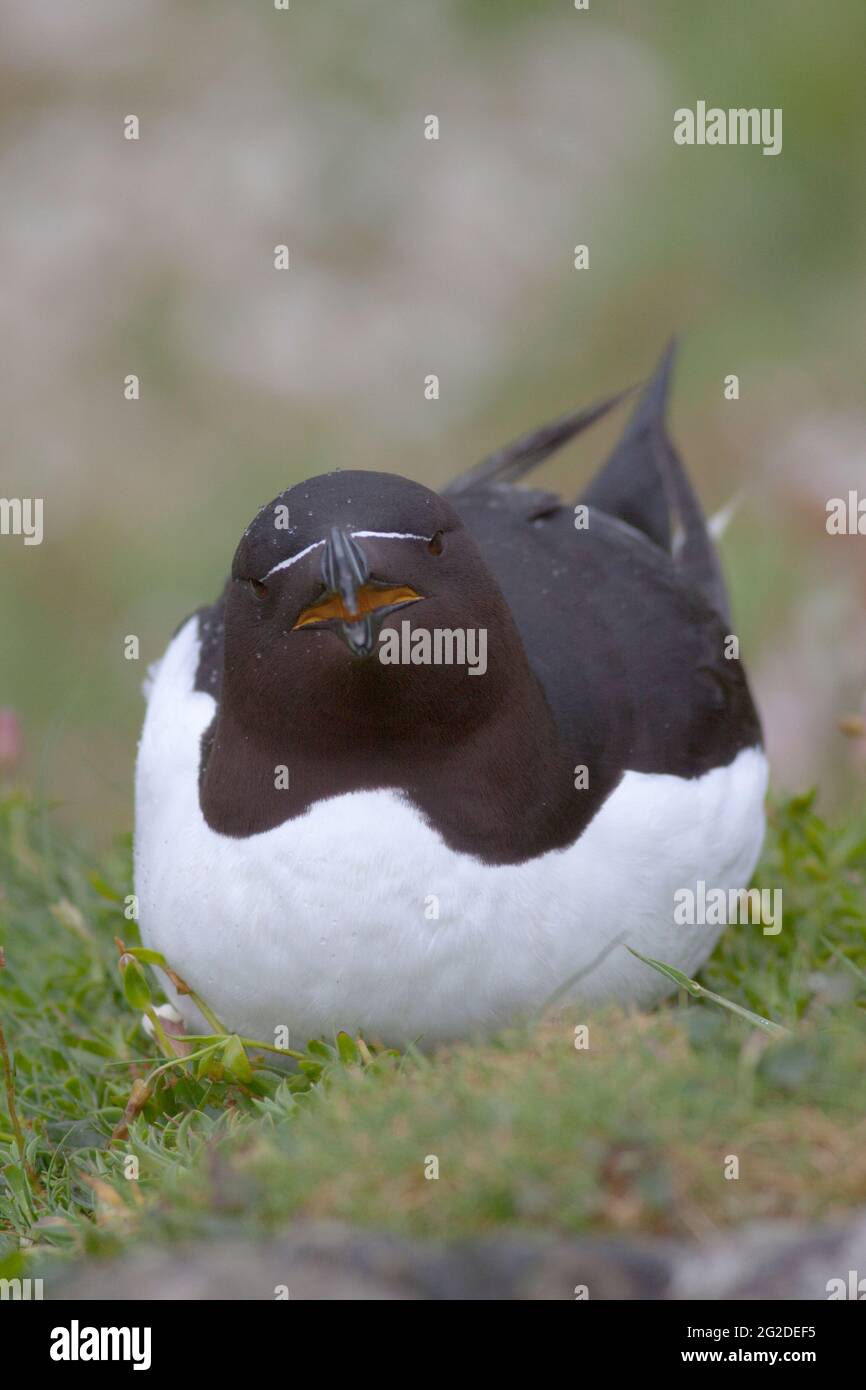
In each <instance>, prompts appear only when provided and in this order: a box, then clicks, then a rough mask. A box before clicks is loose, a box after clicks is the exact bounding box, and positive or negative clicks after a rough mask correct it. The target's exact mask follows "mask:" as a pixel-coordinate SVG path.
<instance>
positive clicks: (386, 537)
mask: <svg viewBox="0 0 866 1390" xmlns="http://www.w3.org/2000/svg"><path fill="white" fill-rule="evenodd" d="M350 534H351V535H353V536H356V537H357V538H358V539H359V540H365V539H370V540H374V539H375V540H380V541H428V540H429V539H430V537H429V536H416V535H413V534H412V532H411V531H352V532H350ZM324 544H325V542H324V541H323V540H321V541H313V544H312V545H308V546H306V547H305V548H304V549H303V550H299V551H298V553H297V555H290V556H289V558H288V560H281V561H280V563H279V564H278V565H274V567H273V569H269V570H268V572H267V574H266V575H265V579H270V577H271V575H272V574H276V573H277V570H287V569H288V568H289V566H290V565H295V564H297V562H298V560H303V558H304V556H305V555H309V553H310V551H311V550H318V549H319V546H320V545H324ZM262 582H264V581H262Z"/></svg>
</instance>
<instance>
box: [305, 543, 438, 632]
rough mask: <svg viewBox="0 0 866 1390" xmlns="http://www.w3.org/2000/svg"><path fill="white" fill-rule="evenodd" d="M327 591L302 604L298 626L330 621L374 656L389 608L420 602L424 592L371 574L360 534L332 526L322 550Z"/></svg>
mask: <svg viewBox="0 0 866 1390" xmlns="http://www.w3.org/2000/svg"><path fill="white" fill-rule="evenodd" d="M322 582H323V583H324V585H325V590H326V592H325V594H324V595H323V597H322V598H321V599H319V600H318V601H317V602H316V603H312V604H310V606H309V608H305V609H303V611H302V612H301V614H300V615H299V617H298V620H297V622H296V623H295V626H294V628H293V629H292V630H293V631H297V629H298V628H301V627H313V626H316V627H330V628H332V629H333V630H335V631H336V632H338V633H339V635H340V636H341V637H342V639H343V641H344V642H345V643H346V646H347V647H348V648H349V651H350V652H351V653H352V655H353V656H369V655H370V653H371V652H372V650H373V648H374V646H375V645H376V638H377V636H378V633H379V628H380V627H381V625H382V621H383V619H385V618H386V617H387V616H388V614H389V613H394V612H396V610H397V609H398V608H403V607H404V606H405V605H406V604H408V603H416V602H417V601H418V600H419V599H421V598H423V594H419V593H416V592H415V590H414V589H410V588H409V586H408V585H406V584H387V583H383V582H382V581H381V580H377V579H371V578H370V567H369V565H368V564H367V557H366V556H365V554H364V552H363V550H362V549H361V547H360V545H359V544H358V542H357V541H356V540H355V537H354V536H352V535H350V533H349V532H348V531H344V530H343V529H342V528H341V527H339V526H332V527H331V534H330V536H329V537H328V540H327V542H326V544H325V551H324V554H323V556H322Z"/></svg>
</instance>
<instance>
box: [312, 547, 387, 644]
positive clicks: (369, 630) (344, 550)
mask: <svg viewBox="0 0 866 1390" xmlns="http://www.w3.org/2000/svg"><path fill="white" fill-rule="evenodd" d="M369 578H370V567H369V565H368V564H367V557H366V556H365V554H364V552H363V550H362V549H361V547H360V546H359V544H358V542H357V541H356V540H355V538H354V536H351V535H350V534H349V532H348V531H344V530H343V529H342V528H341V527H340V526H332V527H331V534H330V536H329V537H328V540H327V542H326V544H325V553H324V555H323V556H322V581H323V583H324V585H325V588H326V589H327V590H328V591H329V593H332V594H339V595H340V598H341V600H342V603H343V607H344V608H345V609H346V611H347V613H357V612H358V609H359V607H360V605H359V602H358V590H359V589H360V588H361V586H362V585H363V584H366V583H367V581H368V579H369ZM339 630H340V635H341V636H342V638H343V640H344V642H345V643H346V646H347V647H348V648H349V651H350V652H351V653H352V655H353V656H369V655H370V653H371V651H372V650H373V647H374V646H375V644H376V634H375V629H374V626H373V620H372V618H371V617H370V616H366V617H359V618H358V620H357V622H341V623H340V627H339Z"/></svg>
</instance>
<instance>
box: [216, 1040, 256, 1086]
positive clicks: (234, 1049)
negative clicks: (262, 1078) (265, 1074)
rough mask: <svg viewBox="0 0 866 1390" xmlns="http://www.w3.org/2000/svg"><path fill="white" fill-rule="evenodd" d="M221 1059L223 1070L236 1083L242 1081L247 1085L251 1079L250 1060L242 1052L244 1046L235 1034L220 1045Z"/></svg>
mask: <svg viewBox="0 0 866 1390" xmlns="http://www.w3.org/2000/svg"><path fill="white" fill-rule="evenodd" d="M222 1059H223V1063H224V1065H225V1069H226V1071H227V1072H229V1073H230V1074H231V1075H232V1076H233V1077H234V1078H235V1080H236V1081H243V1082H244V1083H245V1084H249V1082H250V1081H252V1079H253V1069H252V1067H251V1066H250V1059H249V1057H248V1056H247V1054H246V1052H245V1051H244V1045H243V1043H242V1042H241V1040H240V1038H239V1037H238V1035H237V1033H232V1035H231V1037H230V1038H227V1039H226V1041H225V1042H224V1043H223V1045H222Z"/></svg>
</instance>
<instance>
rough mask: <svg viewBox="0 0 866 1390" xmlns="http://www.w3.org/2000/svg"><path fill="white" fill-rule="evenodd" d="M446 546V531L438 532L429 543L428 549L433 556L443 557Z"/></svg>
mask: <svg viewBox="0 0 866 1390" xmlns="http://www.w3.org/2000/svg"><path fill="white" fill-rule="evenodd" d="M444 545H445V533H444V531H437V532H436V534H435V535H433V536H431V537H430V539H429V541H428V542H427V549H428V550H429V551H430V554H431V555H441V554H442V549H443V547H444Z"/></svg>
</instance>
